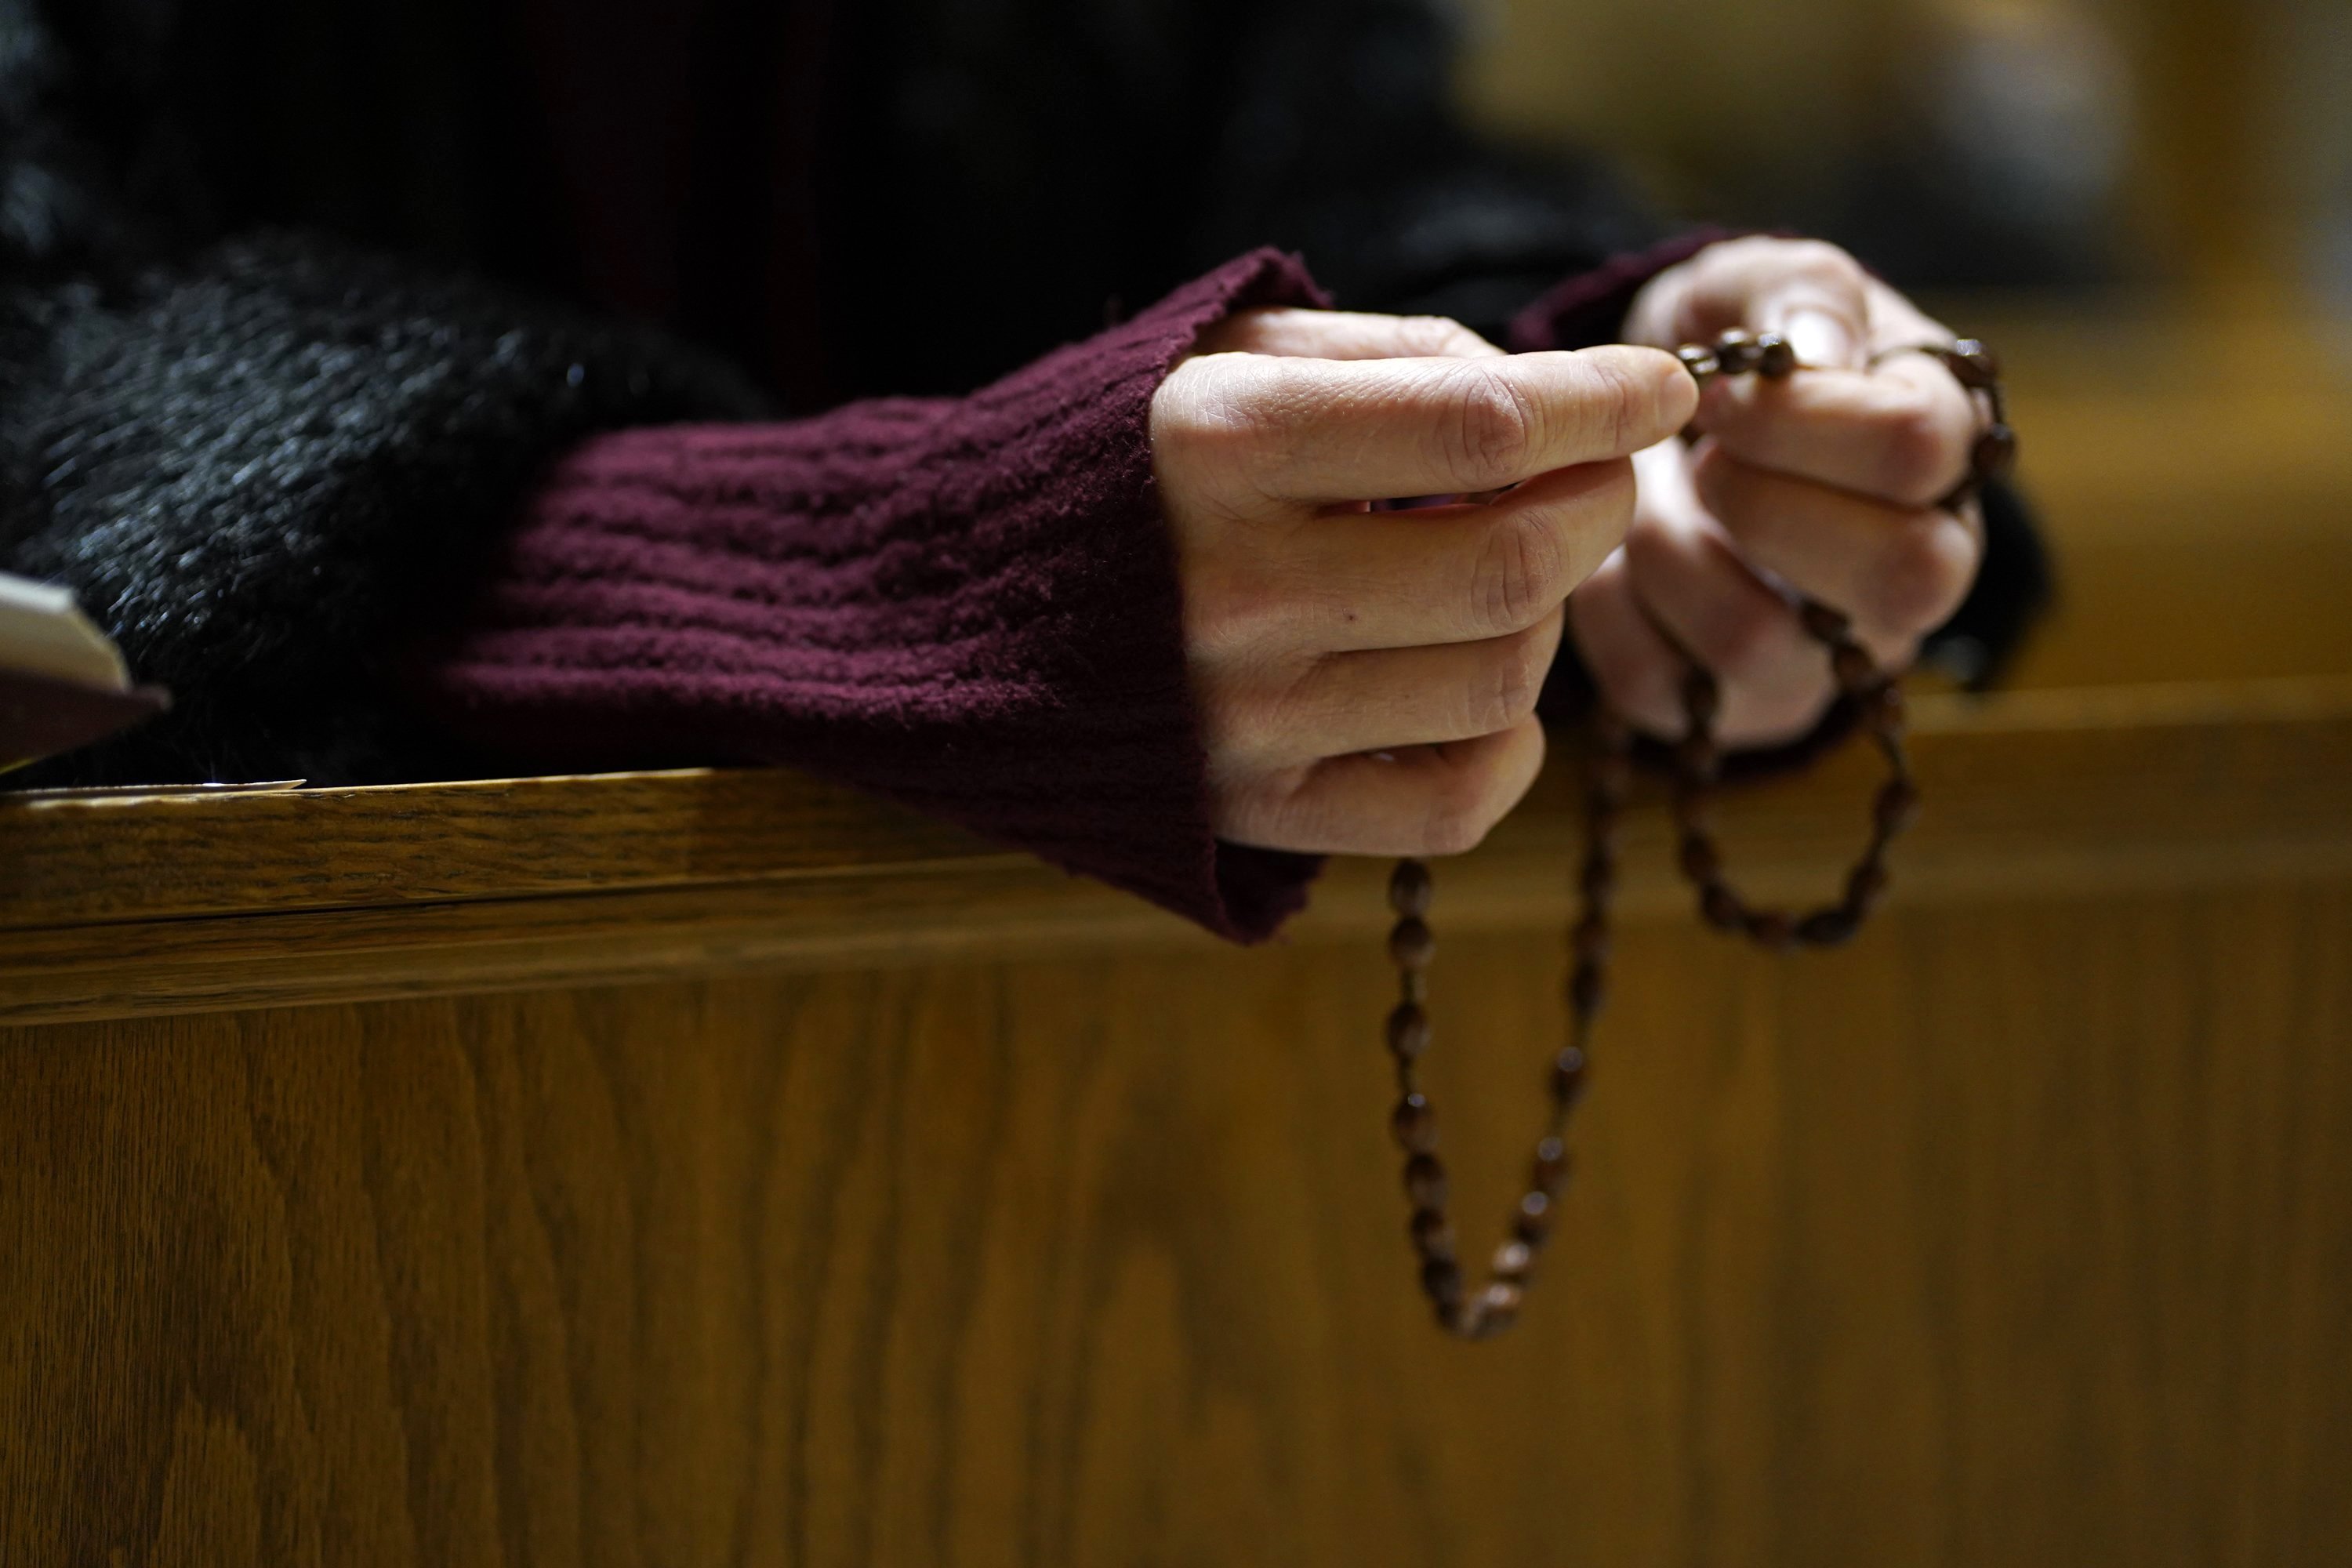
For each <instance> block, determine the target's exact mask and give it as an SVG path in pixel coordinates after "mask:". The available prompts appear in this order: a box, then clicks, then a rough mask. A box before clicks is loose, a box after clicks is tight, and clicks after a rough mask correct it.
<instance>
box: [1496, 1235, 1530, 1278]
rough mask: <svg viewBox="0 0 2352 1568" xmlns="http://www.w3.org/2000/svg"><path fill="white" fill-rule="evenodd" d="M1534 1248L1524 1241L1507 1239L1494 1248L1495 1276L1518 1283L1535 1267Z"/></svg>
mask: <svg viewBox="0 0 2352 1568" xmlns="http://www.w3.org/2000/svg"><path fill="white" fill-rule="evenodd" d="M1535 1262H1536V1255H1535V1249H1534V1248H1533V1247H1529V1246H1528V1244H1527V1243H1526V1242H1524V1241H1507V1242H1505V1243H1503V1245H1502V1246H1500V1247H1496V1248H1495V1264H1494V1269H1495V1278H1496V1279H1507V1280H1509V1281H1510V1282H1511V1283H1512V1284H1514V1285H1516V1284H1518V1283H1519V1282H1520V1281H1521V1280H1523V1279H1526V1278H1527V1277H1528V1270H1529V1269H1530V1268H1534V1267H1535Z"/></svg>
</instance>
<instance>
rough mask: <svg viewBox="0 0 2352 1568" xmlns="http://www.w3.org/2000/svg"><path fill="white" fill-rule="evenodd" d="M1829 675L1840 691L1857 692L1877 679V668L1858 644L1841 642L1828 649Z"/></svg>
mask: <svg viewBox="0 0 2352 1568" xmlns="http://www.w3.org/2000/svg"><path fill="white" fill-rule="evenodd" d="M1830 673H1831V674H1832V675H1834V676H1835V677H1837V683H1838V687H1839V689H1841V690H1843V691H1848V692H1859V691H1861V690H1863V689H1864V688H1866V687H1868V686H1869V685H1870V683H1871V682H1872V681H1874V680H1876V679H1878V666H1877V665H1876V664H1874V663H1873V662H1872V661H1871V658H1870V655H1869V653H1868V652H1866V651H1865V650H1864V647H1863V646H1862V645H1861V644H1860V643H1856V642H1842V643H1839V644H1838V645H1837V646H1836V647H1832V648H1831V649H1830Z"/></svg>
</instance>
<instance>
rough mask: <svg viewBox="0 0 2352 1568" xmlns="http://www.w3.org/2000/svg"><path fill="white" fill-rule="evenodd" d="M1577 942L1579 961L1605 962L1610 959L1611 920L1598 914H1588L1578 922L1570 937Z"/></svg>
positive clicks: (1576, 948) (1576, 950)
mask: <svg viewBox="0 0 2352 1568" xmlns="http://www.w3.org/2000/svg"><path fill="white" fill-rule="evenodd" d="M1570 940H1571V942H1573V943H1574V944H1575V952H1576V957H1577V961H1578V962H1579V963H1606V962H1608V959H1609V922H1608V921H1605V920H1602V919H1601V917H1600V916H1599V915H1597V914H1589V915H1586V916H1585V917H1584V918H1583V919H1582V920H1580V921H1577V922H1576V931H1575V933H1574V935H1573V936H1572V937H1571V938H1570Z"/></svg>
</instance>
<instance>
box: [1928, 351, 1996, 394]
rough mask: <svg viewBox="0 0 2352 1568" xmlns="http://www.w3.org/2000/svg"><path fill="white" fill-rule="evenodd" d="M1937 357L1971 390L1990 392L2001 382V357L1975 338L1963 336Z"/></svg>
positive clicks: (1955, 377) (1957, 379)
mask: <svg viewBox="0 0 2352 1568" xmlns="http://www.w3.org/2000/svg"><path fill="white" fill-rule="evenodd" d="M1936 357H1937V358H1938V359H1940V360H1942V361H1943V362H1944V368H1945V369H1947V370H1948V371H1950V372H1951V373H1952V378H1953V379H1954V380H1956V381H1958V383H1959V384H1961V385H1962V386H1965V387H1967V388H1968V389H1969V391H1970V392H1990V391H1992V390H1994V389H1995V388H1996V387H1998V386H1999V385H2000V359H1999V358H1997V357H1996V356H1995V355H1994V353H1993V352H1992V350H1990V349H1989V348H1987V347H1985V346H1984V344H1982V343H1981V342H1978V341H1977V340H1976V339H1974V338H1962V339H1960V340H1959V341H1958V342H1955V343H1953V344H1952V345H1951V346H1950V347H1949V348H1947V349H1945V350H1943V351H1942V352H1941V353H1938V354H1937V356H1936Z"/></svg>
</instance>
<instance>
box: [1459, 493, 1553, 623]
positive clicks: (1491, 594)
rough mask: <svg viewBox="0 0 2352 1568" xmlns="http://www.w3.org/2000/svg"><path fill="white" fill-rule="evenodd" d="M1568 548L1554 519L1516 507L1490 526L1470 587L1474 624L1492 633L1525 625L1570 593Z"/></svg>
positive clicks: (1536, 619) (1538, 618)
mask: <svg viewBox="0 0 2352 1568" xmlns="http://www.w3.org/2000/svg"><path fill="white" fill-rule="evenodd" d="M1567 570H1568V559H1567V552H1566V551H1565V550H1564V549H1563V548H1562V546H1561V543H1560V540H1559V535H1558V534H1557V533H1556V532H1554V531H1553V530H1552V527H1551V524H1550V522H1549V520H1548V519H1546V518H1544V517H1543V516H1541V515H1540V514H1538V513H1537V512H1534V511H1517V512H1511V513H1508V514H1507V515H1505V516H1504V517H1502V518H1500V519H1498V520H1497V521H1496V522H1495V524H1494V525H1493V526H1492V527H1491V528H1489V529H1488V530H1487V532H1486V541H1485V542H1484V544H1483V545H1482V546H1481V547H1480V550H1479V552H1478V564H1477V569H1476V571H1475V573H1474V574H1473V576H1472V581H1471V589H1470V617H1471V621H1472V624H1473V626H1475V627H1476V628H1477V629H1478V630H1480V631H1482V632H1485V633H1486V634H1487V635H1489V636H1502V635H1504V634H1506V633H1510V632H1518V631H1525V630H1526V629H1527V628H1528V627H1529V626H1533V625H1535V624H1536V623H1537V622H1538V621H1539V620H1541V619H1543V617H1544V616H1547V615H1549V614H1550V613H1551V609H1552V606H1553V605H1557V604H1559V602H1560V600H1562V599H1564V598H1566V597H1567V596H1568V584H1566V583H1565V582H1563V581H1562V579H1563V578H1564V577H1565V576H1566V574H1567Z"/></svg>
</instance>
